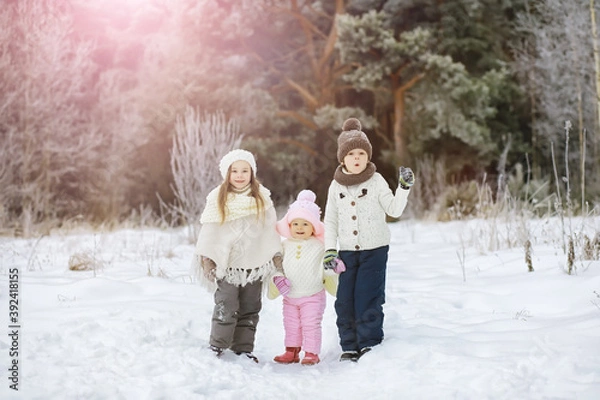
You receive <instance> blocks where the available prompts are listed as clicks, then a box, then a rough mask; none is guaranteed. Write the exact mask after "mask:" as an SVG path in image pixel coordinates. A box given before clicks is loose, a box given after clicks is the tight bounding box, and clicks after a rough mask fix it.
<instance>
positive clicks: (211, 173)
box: [167, 106, 242, 239]
mask: <svg viewBox="0 0 600 400" xmlns="http://www.w3.org/2000/svg"><path fill="white" fill-rule="evenodd" d="M175 128H176V129H175V135H174V136H173V147H172V150H171V172H172V173H173V192H174V193H175V203H174V204H173V205H171V206H167V208H168V209H170V210H171V211H172V213H173V214H174V217H176V218H181V219H183V221H182V222H184V223H185V225H186V226H188V227H189V228H190V239H194V238H196V237H197V233H198V232H197V229H198V227H199V221H200V215H201V214H202V211H203V210H204V206H205V201H206V196H207V195H208V193H209V192H210V191H211V190H212V189H214V188H215V187H216V186H217V185H219V184H220V183H221V182H222V177H221V174H220V172H219V160H220V159H221V158H222V157H223V156H224V155H225V154H226V153H227V152H228V151H230V150H232V149H235V148H239V146H240V143H241V141H242V135H241V134H240V126H239V124H238V122H237V121H235V120H227V119H226V118H225V115H224V114H223V113H222V112H217V113H214V114H207V113H205V114H204V115H201V114H200V112H199V111H197V110H194V109H193V108H191V107H189V106H188V107H187V108H186V111H185V114H183V115H179V116H178V118H177V124H176V126H175Z"/></svg>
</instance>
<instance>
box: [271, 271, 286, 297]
mask: <svg viewBox="0 0 600 400" xmlns="http://www.w3.org/2000/svg"><path fill="white" fill-rule="evenodd" d="M273 283H274V284H275V286H276V287H277V290H279V293H281V295H282V296H284V297H285V296H287V295H288V294H289V293H290V280H289V279H288V278H286V277H285V276H274V277H273Z"/></svg>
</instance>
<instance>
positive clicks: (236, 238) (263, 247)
mask: <svg viewBox="0 0 600 400" xmlns="http://www.w3.org/2000/svg"><path fill="white" fill-rule="evenodd" d="M248 194H249V190H248V191H245V192H243V193H230V194H229V197H228V202H227V206H228V218H226V220H225V222H224V223H221V222H220V219H219V218H218V217H216V218H215V215H214V214H215V211H214V210H216V207H215V204H216V198H217V196H218V188H216V189H214V190H213V191H212V192H211V193H209V195H208V196H207V206H206V208H205V212H203V214H202V217H201V221H202V227H201V229H200V234H199V235H198V242H197V244H196V251H195V254H194V261H193V263H194V269H195V270H196V275H197V276H198V277H199V278H200V280H201V283H202V284H203V285H204V286H206V287H207V288H209V289H214V288H215V287H216V286H215V284H214V282H210V281H208V280H207V279H206V278H205V277H204V274H203V273H202V267H201V263H200V257H201V256H204V257H208V258H210V259H211V260H213V261H214V262H215V264H216V265H217V268H216V271H215V275H216V278H217V279H224V280H225V281H227V282H228V283H230V284H232V285H236V286H245V285H246V284H248V283H251V282H254V281H257V280H263V279H264V278H266V277H270V276H271V275H272V274H273V273H274V272H275V266H274V265H273V261H272V259H273V256H274V255H275V254H277V253H279V252H281V239H280V237H279V234H277V231H276V230H275V223H276V221H277V216H276V213H275V208H274V207H273V203H272V201H271V198H270V192H269V190H268V189H266V188H265V187H263V186H261V194H262V195H263V198H264V199H265V210H264V218H259V217H258V210H257V209H256V207H253V206H252V204H254V203H255V201H254V199H253V198H252V197H250V196H248Z"/></svg>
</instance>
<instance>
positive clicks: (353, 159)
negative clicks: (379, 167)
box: [344, 149, 369, 174]
mask: <svg viewBox="0 0 600 400" xmlns="http://www.w3.org/2000/svg"><path fill="white" fill-rule="evenodd" d="M368 162H369V155H368V154H367V152H366V151H364V150H363V149H354V150H350V151H349V152H348V154H346V157H344V166H345V167H346V171H348V172H349V173H351V174H360V173H361V172H363V171H364V170H365V168H367V163H368Z"/></svg>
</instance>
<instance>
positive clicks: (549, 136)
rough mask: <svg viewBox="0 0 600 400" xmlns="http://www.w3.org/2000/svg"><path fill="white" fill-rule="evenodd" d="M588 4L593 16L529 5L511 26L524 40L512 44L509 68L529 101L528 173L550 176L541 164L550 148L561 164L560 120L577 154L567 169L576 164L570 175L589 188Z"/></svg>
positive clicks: (557, 4)
mask: <svg viewBox="0 0 600 400" xmlns="http://www.w3.org/2000/svg"><path fill="white" fill-rule="evenodd" d="M590 5H592V7H595V8H594V10H596V11H598V10H597V8H598V5H594V4H593V2H590V3H586V4H585V5H584V4H583V3H581V2H579V1H575V0H571V1H560V0H545V1H540V2H533V1H532V2H529V7H528V8H527V9H526V11H525V12H523V13H521V14H520V15H519V19H518V25H517V28H518V29H519V30H520V31H521V32H523V37H524V39H523V40H522V41H519V42H516V43H514V45H513V49H514V51H515V54H516V61H515V63H514V67H515V70H516V71H517V72H518V73H519V76H520V77H521V80H522V82H523V86H524V87H526V88H527V93H528V97H529V98H530V102H531V109H532V111H531V124H532V142H533V145H534V157H535V158H534V164H535V167H536V168H534V172H535V173H536V174H538V175H539V174H540V172H542V173H546V174H548V173H549V172H551V171H552V165H551V164H549V163H548V162H547V161H546V160H549V159H550V158H551V145H552V144H553V145H554V148H555V152H556V154H557V155H558V156H559V157H560V159H563V157H562V156H561V154H562V153H563V152H564V150H565V145H566V137H565V130H564V126H565V121H570V122H571V126H573V131H572V134H571V135H570V136H571V137H570V141H571V144H570V148H571V149H573V150H574V149H577V151H572V152H570V154H569V155H568V159H569V162H570V163H572V164H573V165H572V166H573V167H574V166H575V165H578V167H579V168H578V169H579V174H575V175H579V176H580V177H581V180H580V182H582V183H583V177H584V176H585V172H586V170H587V172H588V174H587V175H588V176H590V178H592V179H591V180H590V183H592V182H593V179H594V178H593V177H594V176H595V175H597V174H594V173H591V174H590V173H589V172H593V171H594V169H596V170H597V165H598V154H597V151H596V146H597V144H598V143H600V141H599V136H598V132H599V130H598V115H597V109H598V108H597V104H598V99H597V95H596V78H595V74H596V63H595V61H594V53H593V50H594V37H593V30H592V24H591V16H590ZM585 131H587V135H586V136H584V132H585ZM582 162H585V164H583V163H582ZM558 168H559V170H560V171H564V169H565V165H564V163H559V165H558ZM573 170H574V171H577V169H576V168H573ZM565 172H566V171H565ZM563 173H564V172H561V175H562V174H563ZM575 175H573V176H571V177H570V178H571V179H573V178H575V177H576V176H575ZM572 186H575V185H572ZM581 191H582V192H583V191H584V188H583V187H582V188H581Z"/></svg>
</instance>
